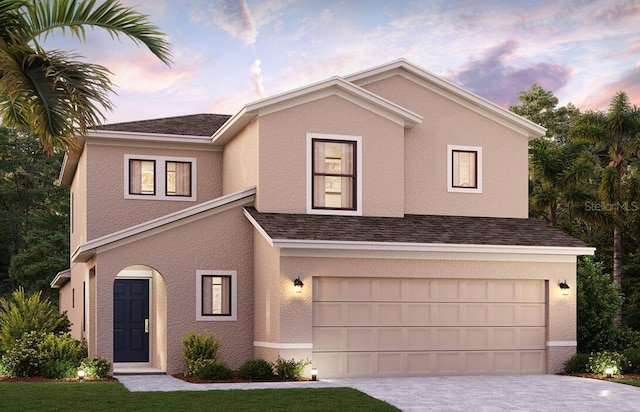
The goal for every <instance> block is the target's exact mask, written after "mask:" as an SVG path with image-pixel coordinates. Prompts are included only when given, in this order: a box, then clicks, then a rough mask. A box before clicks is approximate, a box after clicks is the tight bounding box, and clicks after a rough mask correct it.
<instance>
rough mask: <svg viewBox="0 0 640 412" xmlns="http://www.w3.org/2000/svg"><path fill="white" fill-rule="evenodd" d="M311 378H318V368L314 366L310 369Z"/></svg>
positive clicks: (315, 379)
mask: <svg viewBox="0 0 640 412" xmlns="http://www.w3.org/2000/svg"><path fill="white" fill-rule="evenodd" d="M311 380H312V381H317V380H318V369H316V368H313V369H311Z"/></svg>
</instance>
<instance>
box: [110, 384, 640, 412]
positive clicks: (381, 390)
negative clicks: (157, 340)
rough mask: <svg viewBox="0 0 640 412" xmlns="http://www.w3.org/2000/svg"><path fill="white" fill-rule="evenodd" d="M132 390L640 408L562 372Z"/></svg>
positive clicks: (637, 395) (538, 411)
mask: <svg viewBox="0 0 640 412" xmlns="http://www.w3.org/2000/svg"><path fill="white" fill-rule="evenodd" d="M117 378H118V380H120V382H121V383H122V384H123V385H124V386H126V387H127V388H128V389H129V390H130V391H186V390H200V391H202V390H228V389H277V388H282V389H285V388H311V387H314V388H328V387H351V388H355V389H358V390H360V391H362V392H365V393H367V394H369V395H371V396H373V397H374V398H378V399H382V400H384V401H386V402H388V403H390V404H392V405H394V406H396V407H398V408H399V409H401V410H402V411H405V412H418V411H420V412H422V411H447V412H449V411H465V412H466V411H473V412H493V411H510V412H525V411H531V412H548V411H550V412H553V411H558V412H560V411H561V412H574V411H575V412H582V411H600V410H604V411H608V410H611V411H616V412H627V411H628V412H632V411H640V388H637V387H633V386H628V385H622V384H618V383H613V382H607V381H601V380H594V379H586V378H576V377H570V376H558V375H525V376H448V377H424V378H354V379H327V380H322V381H319V382H261V383H230V384H218V383H216V384H192V383H187V382H184V381H181V380H179V379H175V378H173V377H171V376H166V375H157V376H117Z"/></svg>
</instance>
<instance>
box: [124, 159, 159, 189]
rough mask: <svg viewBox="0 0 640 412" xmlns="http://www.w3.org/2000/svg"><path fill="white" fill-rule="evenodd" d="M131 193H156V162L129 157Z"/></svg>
mask: <svg viewBox="0 0 640 412" xmlns="http://www.w3.org/2000/svg"><path fill="white" fill-rule="evenodd" d="M129 194H131V195H155V194H156V162H155V161H154V160H139V159H129Z"/></svg>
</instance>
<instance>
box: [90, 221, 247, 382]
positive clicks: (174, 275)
mask: <svg viewBox="0 0 640 412" xmlns="http://www.w3.org/2000/svg"><path fill="white" fill-rule="evenodd" d="M251 230H252V229H251V226H250V224H249V223H248V222H247V220H246V218H245V217H244V215H243V214H242V210H241V208H235V209H231V210H228V211H225V212H222V213H219V214H215V215H213V216H209V217H206V218H203V219H200V220H196V221H194V222H191V223H188V224H185V225H182V226H179V227H176V228H174V229H172V230H169V231H165V232H162V233H158V234H155V235H153V236H150V237H148V238H146V239H143V240H142V241H138V242H134V243H130V244H127V245H125V246H122V247H117V248H114V249H112V250H109V251H106V252H103V253H100V254H99V255H98V256H97V266H96V270H97V286H98V291H99V293H98V296H97V304H96V317H97V321H98V329H97V330H98V335H97V336H96V339H95V340H96V346H97V351H96V353H97V355H99V356H104V357H106V358H107V359H113V282H114V280H115V278H116V276H117V274H118V273H119V272H120V271H121V270H122V269H124V268H126V267H128V266H132V265H144V266H148V267H151V268H153V269H155V270H156V271H157V272H158V274H159V275H157V276H162V280H163V281H164V285H162V281H161V280H159V279H157V278H156V279H154V281H153V283H152V292H151V293H152V299H155V300H156V302H155V304H153V303H152V307H157V306H158V305H160V306H161V302H162V300H166V312H165V313H162V311H160V312H157V313H153V314H152V319H157V321H156V322H158V323H160V325H158V324H156V325H151V330H152V331H153V334H152V336H151V339H152V343H151V356H152V359H151V362H152V364H154V365H160V366H162V365H164V364H165V363H166V371H167V373H177V372H181V371H183V370H184V368H183V359H182V354H181V350H182V349H181V341H182V339H183V338H184V336H185V335H186V333H187V332H189V331H190V330H195V331H197V332H200V331H203V330H206V331H210V332H214V333H216V335H217V336H218V338H220V340H221V341H222V345H221V347H220V351H219V354H220V360H221V361H223V362H225V363H227V364H228V366H229V367H231V368H234V369H235V368H238V367H239V366H240V365H241V364H242V362H244V361H245V360H247V359H249V358H251V357H252V356H253V345H252V340H253V275H252V271H253V269H252V266H253V261H252V259H251V250H252V248H253V238H252V231H251ZM196 270H235V271H237V281H238V288H237V293H238V295H237V301H238V312H237V314H238V315H237V321H196V307H195V306H196ZM163 289H166V292H164V291H163ZM156 310H158V309H156ZM162 317H166V328H165V329H164V330H162V328H163V325H162V321H161V319H162ZM165 336H166V342H163V341H162V340H163V339H165ZM165 345H166V346H165ZM162 356H166V361H165V360H162V359H156V357H162Z"/></svg>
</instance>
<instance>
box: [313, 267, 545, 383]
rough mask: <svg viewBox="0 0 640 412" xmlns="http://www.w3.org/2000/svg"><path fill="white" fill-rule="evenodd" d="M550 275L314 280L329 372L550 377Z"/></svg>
mask: <svg viewBox="0 0 640 412" xmlns="http://www.w3.org/2000/svg"><path fill="white" fill-rule="evenodd" d="M546 290H547V286H546V281H545V280H505V279H425V278H350V277H315V278H314V279H313V308H312V311H313V364H314V367H316V368H317V369H318V371H319V373H321V374H322V376H323V377H326V378H329V377H358V376H412V375H416V376H420V375H421V376H424V375H471V374H537V373H546V359H547V354H546V341H547V338H546V336H547V328H546V326H547V310H546V307H547V305H546V302H547V292H546Z"/></svg>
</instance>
